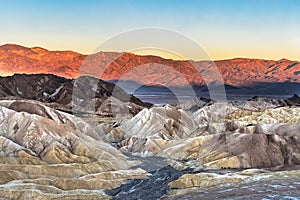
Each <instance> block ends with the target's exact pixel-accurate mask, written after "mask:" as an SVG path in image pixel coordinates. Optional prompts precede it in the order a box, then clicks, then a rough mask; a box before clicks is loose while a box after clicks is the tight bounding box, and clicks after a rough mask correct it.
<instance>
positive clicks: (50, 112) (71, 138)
mask: <svg viewBox="0 0 300 200" xmlns="http://www.w3.org/2000/svg"><path fill="white" fill-rule="evenodd" d="M0 127H1V128H0V176H1V180H0V191H1V192H0V197H1V198H12V199H15V198H18V199H28V198H41V199H49V198H69V199H74V198H82V199H99V198H101V199H109V198H110V197H109V196H107V195H106V194H104V192H103V191H102V190H104V189H112V188H115V187H117V186H119V185H120V184H123V183H126V182H127V180H128V179H135V178H138V179H143V178H146V177H147V175H148V173H147V172H146V171H145V170H142V169H140V168H135V169H129V168H130V167H133V166H136V165H137V164H139V162H138V161H129V160H127V159H128V158H127V157H126V156H124V155H123V154H122V153H121V152H120V151H118V150H117V149H115V148H114V147H112V146H110V145H109V144H106V143H105V142H103V141H102V139H101V137H100V135H99V134H98V133H97V132H96V131H95V130H94V129H93V128H92V127H91V126H90V125H89V124H87V123H86V122H85V121H83V120H82V119H80V118H77V117H75V116H73V115H70V114H66V113H64V112H60V111H57V110H54V109H52V108H49V107H47V106H45V105H43V104H42V103H40V102H37V101H33V100H2V101H0Z"/></svg>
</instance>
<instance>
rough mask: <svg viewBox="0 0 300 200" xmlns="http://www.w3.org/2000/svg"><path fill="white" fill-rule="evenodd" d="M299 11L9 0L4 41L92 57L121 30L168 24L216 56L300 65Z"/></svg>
mask: <svg viewBox="0 0 300 200" xmlns="http://www.w3.org/2000/svg"><path fill="white" fill-rule="evenodd" d="M299 10H300V0H269V1H268V0H240V1H239V0H211V1H208V0H205V1H201V0H199V1H182V0H181V1H177V0H170V1H168V0H165V1H164V0H161V1H158V0H157V1H156V0H151V1H142V0H140V1H138V0H136V1H134V0H128V1H125V0H124V1H100V0H98V1H97V0H95V1H88V0H87V1H76V0H73V1H71V0H68V1H67V0H65V1H63V0H62V1H59V0H27V1H25V0H19V1H16V0H11V1H8V0H7V1H1V4H0V19H1V20H0V25H1V32H0V34H1V37H0V44H5V43H16V44H21V45H25V46H41V47H44V48H48V49H53V50H54V49H60V50H61V49H69V50H74V51H78V52H81V53H90V52H91V51H93V50H94V49H95V48H96V47H97V46H98V45H99V44H101V42H103V41H105V40H107V39H109V38H111V37H112V36H114V35H117V34H119V33H121V32H124V31H129V30H132V29H136V28H142V27H161V28H167V29H171V30H174V31H178V32H180V33H182V34H184V35H187V36H188V37H190V38H191V39H193V40H195V41H196V42H197V43H199V44H200V45H202V46H203V48H204V49H205V50H206V51H207V52H208V54H209V55H210V56H211V57H212V58H213V59H223V58H232V57H258V58H267V59H280V58H283V57H284V58H289V59H295V60H300V51H299V49H300V11H299ZM112 50H117V51H122V45H121V44H120V46H119V47H115V49H112Z"/></svg>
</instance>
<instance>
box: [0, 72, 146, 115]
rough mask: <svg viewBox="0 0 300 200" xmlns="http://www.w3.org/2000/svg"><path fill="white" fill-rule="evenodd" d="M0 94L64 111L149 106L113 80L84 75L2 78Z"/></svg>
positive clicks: (132, 111)
mask: <svg viewBox="0 0 300 200" xmlns="http://www.w3.org/2000/svg"><path fill="white" fill-rule="evenodd" d="M0 97H2V99H33V100H38V101H41V102H44V103H47V105H48V106H50V107H53V108H55V109H60V110H64V111H66V112H77V113H78V112H79V113H94V114H99V115H117V114H124V115H127V114H136V113H138V112H139V111H140V110H141V109H143V108H144V107H150V106H151V104H147V103H143V102H142V101H140V100H139V99H138V98H136V97H134V96H133V95H129V94H127V93H126V92H125V91H123V90H122V89H121V88H119V87H118V86H116V85H114V84H113V83H108V82H105V81H102V80H99V79H96V78H92V77H87V76H84V77H79V78H77V79H74V80H73V79H72V80H71V79H65V78H62V77H57V76H54V75H47V74H37V75H25V74H16V75H13V76H11V77H1V78H0Z"/></svg>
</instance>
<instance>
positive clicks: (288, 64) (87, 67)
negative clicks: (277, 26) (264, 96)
mask: <svg viewBox="0 0 300 200" xmlns="http://www.w3.org/2000/svg"><path fill="white" fill-rule="evenodd" d="M0 73H1V74H2V75H12V74H14V73H27V74H38V73H44V74H55V75H58V76H62V77H65V78H76V77H79V76H82V75H90V76H96V77H97V78H101V79H103V80H125V81H129V80H130V81H135V82H137V83H140V84H144V85H152V86H153V85H154V86H185V85H188V84H194V85H205V84H206V85H208V84H220V83H222V81H224V84H226V85H232V86H249V85H253V84H255V83H274V82H277V83H278V82H279V83H284V82H291V83H294V82H299V81H300V63H299V61H291V60H287V59H281V60H277V61H275V60H263V59H250V58H234V59H229V60H217V61H191V60H171V59H164V58H161V57H158V56H152V55H149V56H141V55H135V54H133V53H117V52H98V53H94V54H91V55H83V54H80V53H77V52H73V51H49V50H47V49H44V48H41V47H33V48H27V47H23V46H19V45H15V44H5V45H2V46H0Z"/></svg>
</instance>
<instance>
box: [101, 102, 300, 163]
mask: <svg viewBox="0 0 300 200" xmlns="http://www.w3.org/2000/svg"><path fill="white" fill-rule="evenodd" d="M187 109H188V110H191V109H190V108H187ZM299 114H300V109H299V107H277V105H274V104H273V103H270V102H261V103H259V102H257V101H248V102H245V103H241V102H239V103H237V102H235V103H213V104H212V105H208V106H204V107H202V108H200V109H198V110H196V111H195V112H191V111H184V110H183V109H178V108H176V107H173V106H170V105H167V106H165V107H154V108H151V109H144V110H143V111H141V112H140V113H139V114H137V115H136V116H134V117H133V118H131V119H129V120H125V121H122V122H121V123H120V124H119V125H118V126H117V127H115V128H112V129H108V131H107V132H106V133H104V134H106V140H107V141H109V142H112V143H117V145H118V146H119V147H120V150H121V151H124V152H131V153H134V154H135V155H142V156H161V157H165V158H169V159H173V160H179V161H181V163H182V164H183V166H188V167H196V168H199V167H200V168H216V169H220V168H251V167H273V166H278V165H291V164H300V160H299V155H300V154H299V153H298V151H299V149H300V146H299V145H298V143H299V142H300V141H298V140H299V137H298V136H299V133H300V121H299V116H300V115H299ZM183 168H184V167H183Z"/></svg>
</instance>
